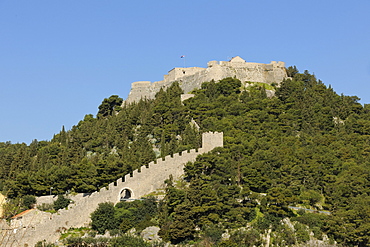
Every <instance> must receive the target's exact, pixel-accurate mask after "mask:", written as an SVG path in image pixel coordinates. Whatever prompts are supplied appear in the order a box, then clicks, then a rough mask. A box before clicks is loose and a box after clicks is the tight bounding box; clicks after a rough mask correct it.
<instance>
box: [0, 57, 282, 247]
mask: <svg viewBox="0 0 370 247" xmlns="http://www.w3.org/2000/svg"><path fill="white" fill-rule="evenodd" d="M226 77H236V78H237V79H239V80H240V81H241V82H242V83H243V84H244V85H245V83H246V82H259V83H267V84H273V83H275V84H277V85H279V84H280V82H282V81H283V80H284V79H286V78H288V77H287V73H286V69H285V63H284V62H274V61H273V62H271V63H270V64H262V63H250V62H246V61H245V60H243V59H242V58H240V57H238V56H237V57H234V58H232V59H231V60H230V61H228V62H225V61H221V62H217V61H210V62H208V67H207V68H199V67H190V68H174V69H172V70H171V71H169V73H168V75H165V76H164V80H163V81H158V82H154V83H151V82H149V81H139V82H134V83H132V89H131V92H130V94H129V96H128V98H127V99H126V101H125V102H126V103H132V102H137V101H139V100H140V99H141V98H149V99H152V98H154V97H155V94H156V93H157V92H158V91H159V90H160V89H161V88H164V89H165V88H167V87H169V86H170V85H171V84H172V83H173V82H175V81H177V82H179V84H180V86H181V88H182V89H183V90H184V93H188V92H191V91H192V90H194V89H196V88H200V86H201V84H202V83H203V82H205V81H211V80H214V81H216V82H217V81H219V80H221V79H224V78H226ZM182 96H184V97H182V99H185V98H187V96H186V95H182ZM188 96H189V95H188ZM216 147H223V133H217V132H216V133H211V132H208V133H203V134H202V148H200V149H198V150H194V149H193V150H189V151H184V152H181V153H179V154H174V155H173V156H166V157H165V158H164V159H162V158H160V159H157V160H156V161H155V162H151V163H149V164H146V165H143V166H142V167H141V168H139V169H138V170H135V171H134V172H133V174H132V176H130V175H126V176H125V177H123V178H120V179H118V180H117V181H115V182H112V183H111V184H109V186H108V187H107V188H102V189H100V191H96V192H94V193H92V194H78V195H76V196H72V197H70V199H72V200H73V203H72V204H70V205H69V206H68V209H62V210H59V211H58V212H57V213H56V214H51V213H47V212H42V211H39V210H37V209H31V210H27V211H25V212H23V213H21V214H19V215H18V216H16V217H14V218H13V219H12V221H11V225H10V226H3V227H2V229H3V230H2V234H1V235H2V236H1V237H2V241H0V242H1V243H0V246H34V245H35V244H36V243H37V242H38V241H40V240H46V241H47V242H52V243H54V242H56V241H57V240H58V239H59V237H60V234H61V233H62V232H63V231H64V230H66V229H69V228H71V227H73V228H78V227H84V226H88V224H89V223H90V222H91V220H90V214H91V213H92V212H93V211H95V209H96V208H97V207H98V204H99V203H102V202H112V203H117V202H119V201H120V200H128V199H139V198H141V197H142V196H145V195H147V194H150V193H152V192H154V191H156V190H158V189H163V188H164V181H165V180H166V179H168V178H169V176H170V175H172V176H173V177H174V178H175V179H176V178H180V177H181V175H183V173H184V171H183V168H184V165H185V164H186V163H187V162H194V161H195V159H196V157H197V156H198V155H200V154H203V153H206V152H209V151H211V150H212V149H214V148H216ZM55 199H56V198H55V197H53V198H52V197H51V196H49V197H48V196H46V197H41V198H38V204H41V203H42V202H49V203H50V202H52V200H55Z"/></svg>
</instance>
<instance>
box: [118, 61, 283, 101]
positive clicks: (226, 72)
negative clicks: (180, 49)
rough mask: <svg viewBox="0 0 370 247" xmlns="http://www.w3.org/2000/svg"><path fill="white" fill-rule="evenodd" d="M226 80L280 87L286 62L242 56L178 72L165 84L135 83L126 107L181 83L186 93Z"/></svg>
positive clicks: (161, 82)
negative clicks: (259, 61)
mask: <svg viewBox="0 0 370 247" xmlns="http://www.w3.org/2000/svg"><path fill="white" fill-rule="evenodd" d="M226 77H236V78H237V79H239V80H240V81H241V82H242V83H243V84H245V82H247V81H248V82H262V83H268V84H272V83H275V84H280V83H281V82H282V81H283V80H284V79H285V78H287V73H286V69H285V63H284V62H275V61H272V62H270V63H269V64H264V63H251V62H246V61H245V60H244V59H242V58H241V57H239V56H236V57H234V58H232V59H231V60H230V61H228V62H227V61H220V62H218V61H210V62H208V66H207V68H200V67H189V68H174V69H172V70H171V71H169V72H168V74H167V75H165V76H164V79H163V80H162V81H156V82H153V83H152V82H150V81H137V82H134V83H132V85H131V91H130V94H129V96H128V97H127V99H126V100H125V102H126V103H132V102H136V101H139V100H140V99H141V98H148V99H153V98H154V97H155V94H156V93H157V92H159V90H160V89H161V88H167V87H169V86H170V85H171V84H172V83H173V82H175V81H177V82H179V84H180V87H181V88H182V89H183V90H184V93H188V92H191V91H192V90H194V89H196V88H200V86H201V84H202V83H203V82H206V81H211V80H214V81H216V82H217V81H219V80H221V79H224V78H226Z"/></svg>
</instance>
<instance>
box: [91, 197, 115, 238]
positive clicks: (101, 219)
mask: <svg viewBox="0 0 370 247" xmlns="http://www.w3.org/2000/svg"><path fill="white" fill-rule="evenodd" d="M114 212H115V210H114V206H113V203H110V202H104V203H100V204H99V205H98V208H97V209H96V210H95V211H94V212H92V213H91V227H92V229H93V230H95V231H97V232H98V233H99V234H104V233H105V231H106V230H113V229H116V228H117V226H118V225H117V221H116V219H115V217H114Z"/></svg>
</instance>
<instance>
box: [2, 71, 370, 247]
mask: <svg viewBox="0 0 370 247" xmlns="http://www.w3.org/2000/svg"><path fill="white" fill-rule="evenodd" d="M288 76H290V77H291V79H287V80H285V81H283V82H282V83H281V85H280V87H278V88H276V92H275V97H270V98H269V97H267V94H266V89H265V88H264V84H261V83H249V84H248V83H246V84H244V83H243V85H242V83H241V82H240V81H239V80H238V79H236V78H225V79H223V80H221V81H219V82H217V83H215V82H214V81H210V82H205V83H203V84H202V86H201V88H200V89H198V90H194V91H193V92H192V93H193V94H194V95H195V96H194V97H192V98H189V99H187V100H185V101H183V102H181V99H180V95H181V94H182V90H181V88H180V86H179V84H178V83H173V84H172V85H171V86H170V87H169V88H168V89H167V90H160V91H159V92H158V93H157V94H156V97H155V99H145V100H140V101H138V102H134V103H131V104H124V105H123V106H122V105H121V104H122V99H120V98H119V97H118V96H111V97H110V98H107V99H105V100H104V101H103V102H102V104H101V105H100V106H99V112H98V114H97V116H96V117H94V116H93V115H86V116H85V118H84V120H82V121H80V122H79V123H78V124H77V125H76V126H74V127H73V128H72V129H71V130H68V131H66V130H64V129H62V131H61V132H60V133H59V134H57V135H55V136H54V138H53V139H52V140H51V141H42V142H38V141H36V140H35V141H34V142H32V143H31V144H30V145H29V146H27V145H25V144H11V143H0V153H1V157H2V158H1V160H0V162H1V164H0V169H1V170H0V178H1V189H2V190H3V191H4V193H6V194H7V195H8V197H10V198H14V199H13V200H14V201H16V200H17V199H19V198H22V197H24V196H25V195H47V194H49V193H54V194H63V193H65V192H66V191H74V192H92V191H95V190H96V189H98V188H102V187H104V186H107V185H108V184H109V183H110V182H112V181H115V180H116V179H118V178H120V177H123V176H124V175H125V174H128V173H130V172H132V171H133V170H135V169H137V168H138V167H140V166H141V165H143V164H147V163H149V162H150V161H152V160H154V159H155V158H156V157H164V156H166V155H171V154H174V153H177V152H180V151H183V150H189V149H192V148H199V147H200V144H201V142H200V137H201V133H204V132H207V131H213V132H214V131H218V132H223V133H224V147H222V148H216V149H215V150H214V151H212V152H210V153H207V154H203V155H200V156H198V158H197V160H196V161H195V162H193V163H188V164H187V165H186V166H185V169H184V170H185V181H183V182H182V183H179V184H176V182H175V181H172V180H171V179H169V180H168V181H167V188H166V195H165V197H164V199H163V200H162V201H160V202H159V203H158V204H159V206H157V207H155V208H156V209H155V210H154V209H153V208H150V206H148V205H146V206H145V207H147V208H145V210H148V211H150V212H151V213H150V214H147V215H141V216H142V218H140V220H139V219H138V218H135V217H136V216H133V215H134V214H133V213H132V212H131V211H130V210H133V209H128V208H126V206H125V205H126V204H127V203H126V204H125V203H124V202H122V203H119V204H117V205H116V207H115V208H113V211H114V210H116V211H115V212H116V214H118V215H120V216H117V217H113V218H114V220H117V221H114V222H112V224H111V225H110V226H109V227H105V228H103V230H102V228H94V226H93V228H94V229H95V230H97V231H102V232H104V231H105V230H106V229H107V230H114V229H116V230H118V229H119V230H120V231H122V232H126V231H127V230H129V228H130V227H128V226H131V227H136V228H137V229H140V228H143V227H144V226H145V225H151V224H153V222H156V225H158V226H159V227H160V228H161V230H160V232H159V234H160V236H161V237H162V239H163V240H164V241H171V242H172V243H174V244H176V243H181V242H187V243H190V241H193V242H192V243H197V244H199V245H200V246H202V245H203V246H205V245H207V244H209V246H241V245H245V246H252V245H256V246H260V245H264V244H266V241H269V243H270V244H271V245H274V246H286V245H295V244H304V243H306V242H307V241H309V240H310V238H312V237H310V235H309V234H310V233H313V234H314V236H313V237H314V238H316V239H325V238H326V236H328V237H329V239H331V243H334V241H337V242H338V243H340V244H343V245H345V246H355V245H358V246H367V245H369V244H370V242H369V238H370V237H369V236H370V211H369V203H370V196H369V193H370V191H369V188H370V182H369V179H370V169H369V164H370V162H369V161H370V156H369V154H370V153H369V142H370V139H369V137H370V107H369V105H365V106H362V105H361V104H359V103H358V100H359V99H358V98H357V97H355V96H344V95H338V94H336V93H335V92H334V90H333V89H332V88H331V87H327V86H326V85H324V84H323V83H322V82H321V81H319V80H317V79H316V78H315V76H313V75H311V74H309V73H308V72H307V71H305V72H304V73H298V71H297V70H296V69H295V68H289V69H288ZM247 86H248V87H247ZM270 86H271V85H270ZM192 119H193V120H194V121H195V122H196V123H197V124H198V125H199V127H200V129H199V130H198V129H197V128H196V126H195V125H194V124H189V123H190V122H192ZM132 205H133V206H132V208H135V207H137V208H140V207H144V206H143V205H141V204H140V203H139V202H137V203H133V204H132ZM112 207H113V206H112ZM292 207H298V208H301V210H298V211H296V210H292ZM303 209H311V210H313V211H325V212H329V214H322V213H310V212H309V211H307V210H303ZM125 210H126V211H125ZM145 210H144V212H145ZM129 211H130V212H129ZM134 211H135V210H134ZM11 213H12V212H11V210H8V214H11ZM122 215H126V216H125V217H123V216H122ZM127 215H131V216H130V217H132V218H130V217H128V216H127ZM145 217H146V218H145ZM144 218H145V220H143V219H144ZM287 218H289V219H290V220H287ZM127 219H132V221H129V222H128V221H127ZM284 219H285V220H284ZM283 220H284V221H283ZM287 221H289V222H287ZM93 222H94V221H93ZM143 222H144V223H143ZM148 222H151V223H148ZM282 222H285V223H284V224H282ZM135 224H136V225H135ZM140 224H141V225H140ZM292 226H293V227H292ZM225 232H228V234H229V235H230V237H229V238H228V239H223V240H221V234H222V233H225ZM267 236H269V237H268V238H266V237H267ZM267 239H268V240H267ZM329 242H330V241H329Z"/></svg>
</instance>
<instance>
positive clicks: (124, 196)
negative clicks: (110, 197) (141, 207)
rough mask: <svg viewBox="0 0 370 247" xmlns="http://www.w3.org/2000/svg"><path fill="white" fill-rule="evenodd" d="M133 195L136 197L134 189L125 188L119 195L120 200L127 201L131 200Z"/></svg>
mask: <svg viewBox="0 0 370 247" xmlns="http://www.w3.org/2000/svg"><path fill="white" fill-rule="evenodd" d="M132 197H134V193H133V192H132V189H130V188H123V189H122V190H121V191H120V193H119V195H118V201H127V200H130V199H131V198H132Z"/></svg>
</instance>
